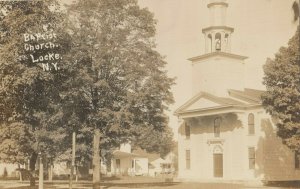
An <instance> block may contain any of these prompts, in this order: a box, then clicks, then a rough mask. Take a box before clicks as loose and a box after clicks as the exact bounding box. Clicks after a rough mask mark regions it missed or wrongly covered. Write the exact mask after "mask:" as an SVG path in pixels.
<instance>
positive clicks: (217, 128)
mask: <svg viewBox="0 0 300 189" xmlns="http://www.w3.org/2000/svg"><path fill="white" fill-rule="evenodd" d="M220 127H221V118H219V117H218V118H216V119H215V121H214V134H215V137H220Z"/></svg>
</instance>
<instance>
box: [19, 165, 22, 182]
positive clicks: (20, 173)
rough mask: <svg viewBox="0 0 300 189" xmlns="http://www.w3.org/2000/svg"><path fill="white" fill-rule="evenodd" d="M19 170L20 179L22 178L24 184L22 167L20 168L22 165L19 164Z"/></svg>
mask: <svg viewBox="0 0 300 189" xmlns="http://www.w3.org/2000/svg"><path fill="white" fill-rule="evenodd" d="M18 169H19V177H20V181H21V182H22V181H23V178H22V171H21V166H20V164H18Z"/></svg>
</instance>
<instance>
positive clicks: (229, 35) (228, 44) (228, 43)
mask: <svg viewBox="0 0 300 189" xmlns="http://www.w3.org/2000/svg"><path fill="white" fill-rule="evenodd" d="M226 51H227V52H231V33H230V34H228V42H227V49H226Z"/></svg>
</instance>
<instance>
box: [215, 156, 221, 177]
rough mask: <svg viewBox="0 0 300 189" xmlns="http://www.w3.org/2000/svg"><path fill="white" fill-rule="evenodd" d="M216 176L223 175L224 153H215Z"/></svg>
mask: <svg viewBox="0 0 300 189" xmlns="http://www.w3.org/2000/svg"><path fill="white" fill-rule="evenodd" d="M214 177H223V154H214Z"/></svg>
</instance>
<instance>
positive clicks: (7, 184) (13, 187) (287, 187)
mask: <svg viewBox="0 0 300 189" xmlns="http://www.w3.org/2000/svg"><path fill="white" fill-rule="evenodd" d="M36 184H38V181H36ZM280 185H281V184H278V183H275V184H274V183H273V185H272V186H251V185H244V184H230V183H195V182H165V180H164V178H151V177H122V178H106V179H103V180H102V183H101V189H130V188H134V189H255V188H258V189H259V188H260V189H292V188H300V184H299V183H284V186H280ZM37 188H38V187H37V186H36V187H35V189H37ZM68 188H69V184H68V181H54V182H52V183H49V182H45V183H44V189H68ZM0 189H31V188H30V187H29V182H19V181H0ZM73 189H92V184H91V182H90V181H79V182H78V183H74V184H73Z"/></svg>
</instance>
